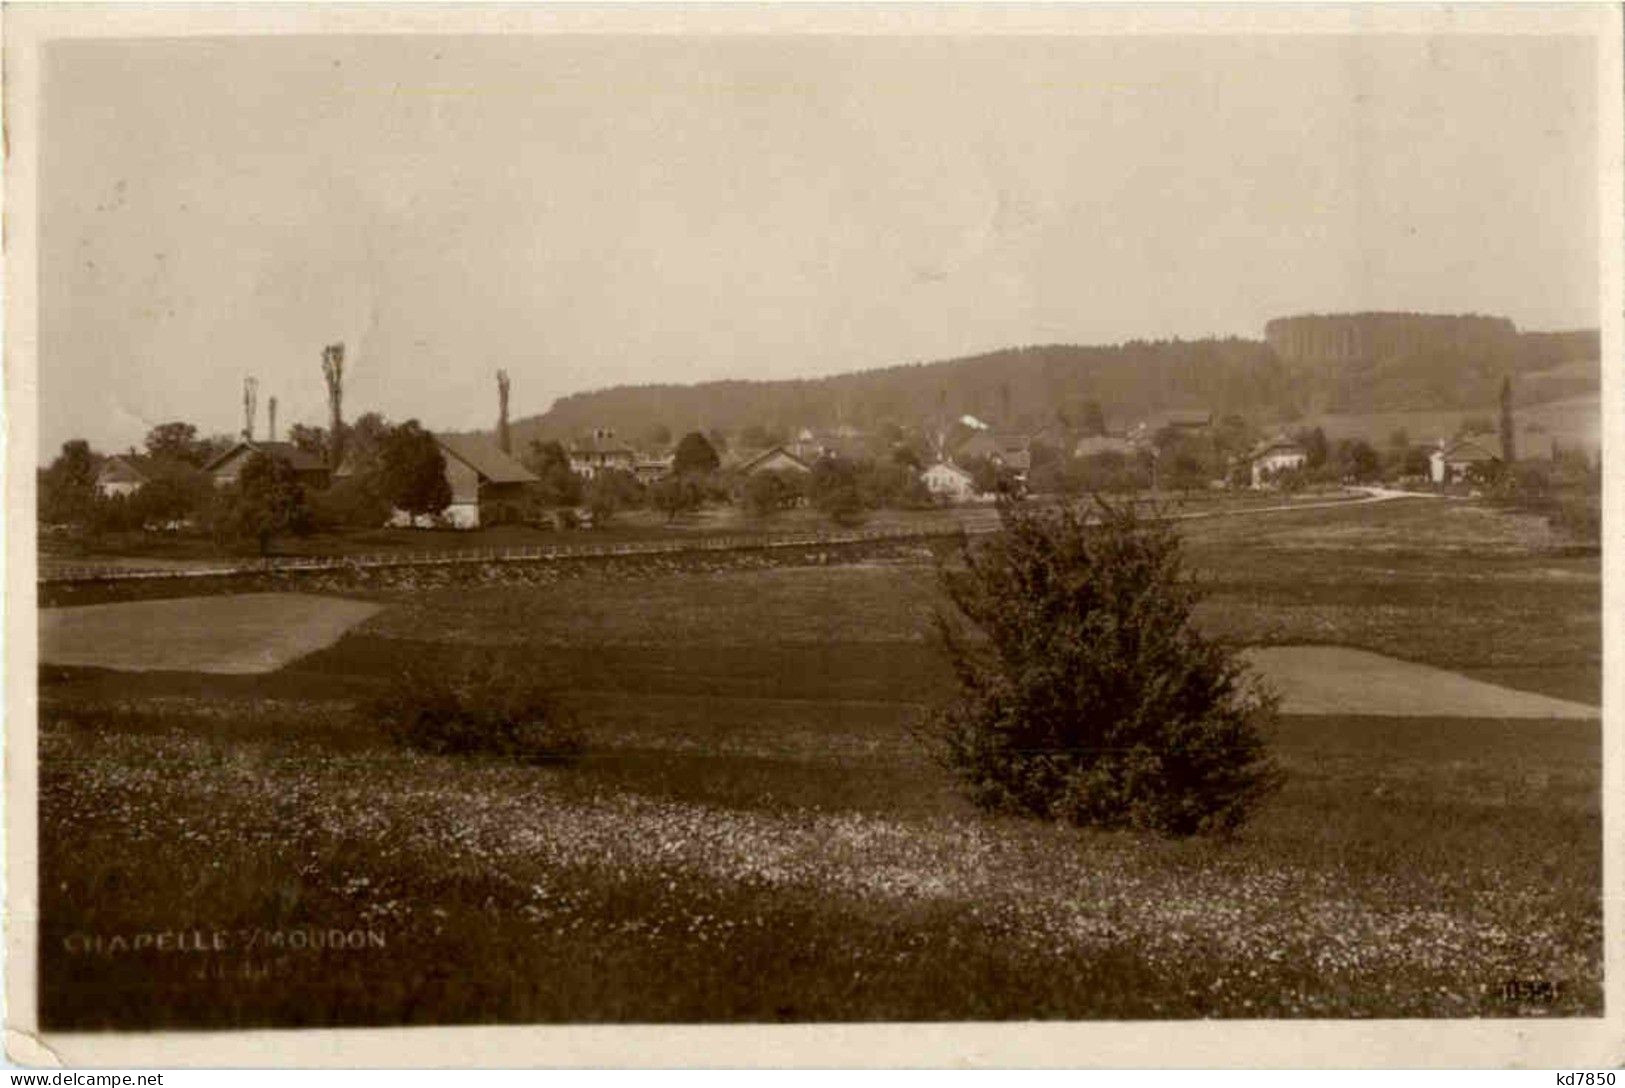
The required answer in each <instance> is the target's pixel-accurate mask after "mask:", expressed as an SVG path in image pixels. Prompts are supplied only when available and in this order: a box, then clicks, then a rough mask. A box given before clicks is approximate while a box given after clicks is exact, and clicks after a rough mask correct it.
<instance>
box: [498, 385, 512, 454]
mask: <svg viewBox="0 0 1625 1088" xmlns="http://www.w3.org/2000/svg"><path fill="white" fill-rule="evenodd" d="M497 445H498V446H500V447H502V452H503V453H512V452H513V435H512V434H511V433H509V431H508V372H507V371H506V370H499V371H497Z"/></svg>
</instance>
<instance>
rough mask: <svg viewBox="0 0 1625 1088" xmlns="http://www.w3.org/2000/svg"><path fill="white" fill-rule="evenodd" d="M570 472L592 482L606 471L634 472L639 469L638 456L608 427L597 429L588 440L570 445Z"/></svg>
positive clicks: (580, 439) (583, 439)
mask: <svg viewBox="0 0 1625 1088" xmlns="http://www.w3.org/2000/svg"><path fill="white" fill-rule="evenodd" d="M568 452H569V454H570V471H571V472H574V473H575V474H576V475H577V476H580V477H581V478H582V479H584V480H590V479H592V478H593V477H594V476H596V475H598V473H600V472H603V471H604V470H605V469H618V470H619V471H621V472H632V471H633V470H634V469H635V468H636V467H637V461H638V455H637V453H636V451H634V450H633V449H632V447H631V446H628V445H627V444H626V443H625V442H622V441H620V440H619V439H617V438H616V437H615V432H614V431H612V430H610V429H609V428H608V427H598V428H595V429H594V430H593V432H592V434H591V435H590V436H588V437H586V438H578V439H575V440H573V441H572V442H571V443H570V449H569V451H568Z"/></svg>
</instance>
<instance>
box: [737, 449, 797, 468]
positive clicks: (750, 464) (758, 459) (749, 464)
mask: <svg viewBox="0 0 1625 1088" xmlns="http://www.w3.org/2000/svg"><path fill="white" fill-rule="evenodd" d="M776 453H782V454H783V455H784V456H786V457H788V458H789V459H790V460H792V461H794V462H795V463H796V464H798V465H800V466H801V467H802V468H808V465H807V462H805V461H803V460H802V459H801V458H799V457H797V456H796V455H795V454H793V453H791V452H790V451H789V450H787V449H785V448H784V447H783V446H774V447H773V448H772V449H767V450H763V451H762V452H761V453H758V454H756V455H754V456H752V457H750V458H748V459H746V460H744V461H741V462H740V463H739V464H737V465H735V466H734V467H733V470H734V471H735V472H749V471H750V470H751V469H753V468H755V467H756V466H757V465H759V464H761V463H762V462H764V461H766V460H768V459H769V458H771V457H772V456H773V455H774V454H776Z"/></svg>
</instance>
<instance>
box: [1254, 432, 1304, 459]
mask: <svg viewBox="0 0 1625 1088" xmlns="http://www.w3.org/2000/svg"><path fill="white" fill-rule="evenodd" d="M1275 450H1286V451H1288V452H1290V453H1301V454H1303V455H1304V456H1306V457H1307V456H1308V455H1309V451H1308V450H1306V449H1304V448H1303V445H1302V444H1301V443H1299V442H1294V441H1293V440H1292V439H1290V438H1285V437H1279V438H1271V439H1268V440H1266V441H1263V442H1260V443H1259V444H1258V445H1256V446H1254V447H1253V448H1252V450H1251V452H1249V453H1248V454H1247V460H1249V461H1256V460H1258V459H1259V458H1260V457H1262V456H1264V455H1265V454H1266V453H1273V452H1274V451H1275Z"/></svg>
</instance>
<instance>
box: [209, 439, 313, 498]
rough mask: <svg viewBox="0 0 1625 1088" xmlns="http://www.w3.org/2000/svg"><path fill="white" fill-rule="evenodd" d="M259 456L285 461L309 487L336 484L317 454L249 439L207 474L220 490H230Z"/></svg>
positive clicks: (211, 465)
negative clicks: (252, 459) (257, 454)
mask: <svg viewBox="0 0 1625 1088" xmlns="http://www.w3.org/2000/svg"><path fill="white" fill-rule="evenodd" d="M256 453H262V454H264V455H265V456H267V457H270V458H273V459H274V460H277V461H281V462H283V463H284V464H286V465H287V466H288V467H289V468H291V469H293V472H294V476H295V477H296V478H297V479H298V481H299V483H300V484H301V485H303V486H304V487H306V488H311V489H314V490H318V491H319V490H323V489H325V488H326V487H327V486H328V484H330V483H331V482H332V474H331V473H330V472H329V471H328V467H327V463H326V462H325V461H323V460H322V459H321V458H320V457H317V456H316V455H315V454H313V453H309V452H307V451H305V450H302V449H300V448H299V447H298V446H296V445H294V444H293V443H292V442H271V441H267V440H259V439H252V438H245V439H242V440H241V441H239V442H238V443H237V444H236V445H235V446H233V447H231V448H230V449H229V450H226V451H225V452H224V453H222V454H220V455H219V456H217V457H215V458H214V460H212V461H210V462H209V463H208V464H206V465H204V466H203V471H204V472H205V473H207V474H208V475H209V477H210V478H211V479H212V480H213V481H214V485H215V486H216V487H230V486H233V485H235V484H236V483H237V477H238V476H239V475H240V474H241V473H242V470H243V466H244V465H245V464H247V463H248V459H249V458H250V457H252V456H253V455H254V454H256Z"/></svg>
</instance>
